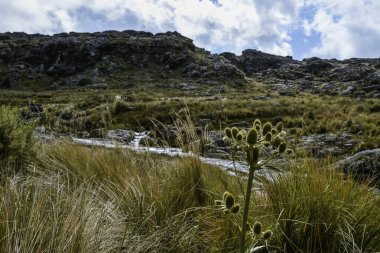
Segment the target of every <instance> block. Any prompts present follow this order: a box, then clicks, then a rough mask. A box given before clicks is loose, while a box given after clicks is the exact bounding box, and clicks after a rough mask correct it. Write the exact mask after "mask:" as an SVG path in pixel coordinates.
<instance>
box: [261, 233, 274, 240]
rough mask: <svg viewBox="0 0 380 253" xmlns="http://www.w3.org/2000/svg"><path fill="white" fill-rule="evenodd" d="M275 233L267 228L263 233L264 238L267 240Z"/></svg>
mask: <svg viewBox="0 0 380 253" xmlns="http://www.w3.org/2000/svg"><path fill="white" fill-rule="evenodd" d="M272 235H273V232H272V231H271V230H267V231H265V232H264V234H263V239H264V240H265V241H266V240H269V239H270V238H271V237H272Z"/></svg>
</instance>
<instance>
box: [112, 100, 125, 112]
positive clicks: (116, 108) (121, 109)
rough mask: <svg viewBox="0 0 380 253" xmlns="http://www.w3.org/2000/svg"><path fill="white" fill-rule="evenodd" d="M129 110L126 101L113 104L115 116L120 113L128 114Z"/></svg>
mask: <svg viewBox="0 0 380 253" xmlns="http://www.w3.org/2000/svg"><path fill="white" fill-rule="evenodd" d="M128 109H129V106H128V104H127V103H126V102H124V101H115V103H114V104H113V108H112V113H113V114H114V115H117V114H120V113H123V112H127V111H128Z"/></svg>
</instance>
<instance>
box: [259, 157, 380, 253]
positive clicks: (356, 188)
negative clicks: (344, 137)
mask: <svg viewBox="0 0 380 253" xmlns="http://www.w3.org/2000/svg"><path fill="white" fill-rule="evenodd" d="M286 167H288V169H289V172H288V173H286V174H280V175H279V176H277V177H276V179H275V180H263V188H264V192H266V194H267V201H268V202H267V204H268V207H269V208H266V209H265V210H266V211H267V212H268V213H269V214H270V216H271V217H272V218H275V217H278V223H276V227H277V233H276V235H277V241H276V242H275V244H277V246H278V247H279V248H282V249H283V250H284V251H285V252H375V251H379V250H380V224H379V221H380V218H379V215H378V214H379V213H380V198H379V196H376V195H374V194H373V192H372V190H371V189H370V188H369V187H368V186H367V185H360V184H358V183H356V182H355V181H354V180H353V179H351V178H346V177H345V176H344V175H341V174H338V173H337V172H335V171H333V170H327V169H325V168H328V167H329V164H328V162H319V163H317V162H315V161H313V160H310V159H305V160H304V161H301V162H300V161H297V162H289V163H287V165H286Z"/></svg>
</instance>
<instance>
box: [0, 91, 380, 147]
mask: <svg viewBox="0 0 380 253" xmlns="http://www.w3.org/2000/svg"><path fill="white" fill-rule="evenodd" d="M214 88H215V87H209V86H207V85H206V86H204V87H203V88H202V89H200V90H197V91H184V90H181V89H175V88H157V87H153V86H152V87H150V86H149V85H142V86H141V87H135V88H128V89H111V90H89V89H79V90H63V91H45V92H24V91H9V90H1V91H0V104H12V105H24V106H25V105H27V104H28V103H37V104H41V105H42V106H43V107H44V108H45V116H44V117H43V121H42V123H44V124H45V125H46V126H47V127H48V128H51V129H53V130H58V131H70V132H76V133H80V132H83V131H88V132H90V134H92V135H99V132H97V131H96V130H97V129H99V128H104V127H105V128H108V129H110V128H127V129H128V128H129V129H131V128H132V129H135V130H138V129H139V128H141V127H142V128H145V129H152V128H153V124H152V122H151V119H156V120H158V121H160V122H163V123H165V124H171V123H172V121H173V120H172V115H173V114H171V113H170V112H174V111H179V110H180V109H181V108H183V107H184V104H185V103H186V104H187V106H188V107H189V108H190V111H191V114H192V117H193V119H194V120H195V122H197V121H198V120H199V119H201V118H208V119H210V120H211V122H210V123H209V126H208V127H209V129H220V128H224V127H225V126H227V125H230V124H231V123H234V122H240V121H247V122H251V121H253V120H254V119H255V118H260V119H262V120H272V119H273V118H274V117H281V118H282V119H283V122H284V124H285V126H287V127H288V128H290V131H289V133H290V134H292V135H294V136H299V135H307V134H310V133H326V132H330V133H336V132H340V131H343V130H346V131H349V132H352V133H354V134H357V133H360V134H359V135H356V136H355V138H357V139H358V140H359V143H360V142H361V146H360V147H358V148H359V149H364V148H376V147H378V146H379V143H380V132H379V130H378V129H379V127H380V116H379V108H378V103H379V99H360V100H358V99H356V98H349V97H332V96H319V95H311V94H300V95H298V96H297V97H286V96H285V97H284V96H279V95H278V94H277V93H276V92H270V91H266V89H265V88H264V87H263V86H260V84H252V85H247V86H246V87H245V88H244V89H234V88H226V91H225V93H222V94H220V95H218V94H217V93H215V92H214V91H213V89H214ZM115 97H119V98H121V100H122V101H121V102H120V103H119V105H120V104H121V106H119V105H118V106H119V107H118V108H117V110H115ZM260 97H261V98H260Z"/></svg>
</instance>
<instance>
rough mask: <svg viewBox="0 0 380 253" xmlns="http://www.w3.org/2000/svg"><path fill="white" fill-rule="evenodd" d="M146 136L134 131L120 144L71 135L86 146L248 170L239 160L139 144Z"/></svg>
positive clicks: (227, 168) (228, 169) (74, 140)
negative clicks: (128, 140) (124, 142)
mask: <svg viewBox="0 0 380 253" xmlns="http://www.w3.org/2000/svg"><path fill="white" fill-rule="evenodd" d="M146 136H147V134H146V132H142V133H135V135H134V139H133V140H132V141H131V142H130V143H129V144H121V143H119V142H116V141H112V140H106V139H82V138H74V137H73V138H72V140H73V142H74V143H78V144H81V145H86V146H99V147H105V148H128V149H132V150H134V151H136V152H139V153H143V152H149V153H154V154H164V155H168V156H178V157H180V156H196V157H199V159H200V160H201V161H202V162H204V163H207V164H211V165H216V166H218V167H220V168H222V169H224V170H227V171H228V172H229V173H231V174H234V173H233V171H234V170H235V168H236V170H237V171H239V172H243V173H248V170H249V167H248V165H246V164H244V163H241V162H235V163H234V162H233V161H231V160H225V159H218V158H209V157H202V156H197V155H196V154H194V153H191V152H183V151H182V150H181V149H179V148H172V147H163V148H157V147H144V146H141V145H140V141H141V139H143V138H144V137H146Z"/></svg>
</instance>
